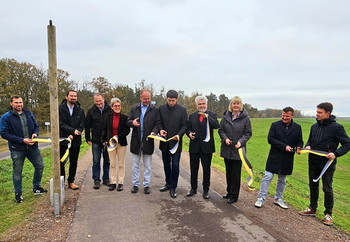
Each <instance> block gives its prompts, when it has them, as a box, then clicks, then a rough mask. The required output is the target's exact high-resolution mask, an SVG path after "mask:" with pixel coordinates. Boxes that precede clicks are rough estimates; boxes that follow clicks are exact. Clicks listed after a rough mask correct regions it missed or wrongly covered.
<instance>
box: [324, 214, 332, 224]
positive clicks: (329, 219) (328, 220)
mask: <svg viewBox="0 0 350 242" xmlns="http://www.w3.org/2000/svg"><path fill="white" fill-rule="evenodd" d="M323 224H325V225H328V226H332V225H333V221H332V216H331V215H330V214H329V213H326V216H324V220H323Z"/></svg>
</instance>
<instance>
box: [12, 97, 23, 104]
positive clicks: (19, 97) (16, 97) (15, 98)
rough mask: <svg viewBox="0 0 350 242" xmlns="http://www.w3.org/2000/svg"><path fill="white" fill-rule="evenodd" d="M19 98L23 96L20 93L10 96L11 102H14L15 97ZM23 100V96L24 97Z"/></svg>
mask: <svg viewBox="0 0 350 242" xmlns="http://www.w3.org/2000/svg"><path fill="white" fill-rule="evenodd" d="M17 98H22V97H21V96H20V95H13V96H11V98H10V102H11V103H12V102H13V99H17ZM22 100H23V98H22Z"/></svg>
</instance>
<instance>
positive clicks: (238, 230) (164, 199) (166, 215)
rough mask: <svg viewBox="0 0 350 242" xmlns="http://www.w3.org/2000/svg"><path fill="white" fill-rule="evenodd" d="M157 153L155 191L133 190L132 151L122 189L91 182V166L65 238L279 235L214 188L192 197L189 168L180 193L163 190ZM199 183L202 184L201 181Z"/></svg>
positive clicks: (201, 238) (235, 238)
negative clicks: (207, 195)
mask: <svg viewBox="0 0 350 242" xmlns="http://www.w3.org/2000/svg"><path fill="white" fill-rule="evenodd" d="M156 150H157V152H156V153H155V154H154V155H153V161H152V182H151V184H152V185H153V186H152V187H151V189H152V190H151V194H149V195H146V194H144V192H143V187H142V185H141V186H140V190H139V192H138V193H136V194H132V193H131V192H130V189H131V188H132V184H131V155H130V153H129V152H128V151H127V155H126V178H125V183H124V191H122V192H117V191H116V190H114V191H112V192H111V191H109V190H108V188H107V187H106V186H101V188H100V189H99V190H94V189H93V188H92V185H93V182H92V179H91V166H90V167H89V169H88V171H87V174H86V176H85V178H84V181H83V183H82V187H81V192H80V194H79V199H78V202H77V208H76V212H75V217H74V220H73V223H72V226H71V229H70V231H69V235H68V239H67V241H275V240H276V239H275V238H273V237H272V236H271V235H270V234H268V233H267V232H266V231H265V230H264V229H262V228H260V227H259V226H257V225H256V224H254V223H253V222H251V221H250V220H249V219H248V218H246V217H245V216H244V215H243V214H242V213H241V212H240V211H239V209H238V208H237V207H235V206H234V205H231V204H227V203H226V200H224V199H222V198H221V196H220V195H219V194H217V193H216V192H215V191H213V190H211V191H210V196H211V197H210V199H209V200H205V199H203V197H202V193H201V191H200V192H199V193H197V195H195V196H193V197H191V198H188V197H186V196H185V194H186V192H187V191H188V190H189V188H190V184H189V174H188V173H187V172H186V171H185V170H183V169H182V170H181V172H180V178H179V186H178V189H177V194H178V197H177V198H176V199H173V198H171V197H170V195H169V193H168V192H164V193H162V192H160V191H159V188H160V187H161V186H162V185H163V184H164V172H163V164H162V161H161V157H160V154H159V151H158V149H156ZM199 187H201V186H199Z"/></svg>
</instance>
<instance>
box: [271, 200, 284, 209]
mask: <svg viewBox="0 0 350 242" xmlns="http://www.w3.org/2000/svg"><path fill="white" fill-rule="evenodd" d="M273 203H274V204H276V205H278V206H280V207H281V208H283V209H287V208H288V207H287V205H286V204H284V202H283V200H282V199H281V198H279V199H277V200H275V201H274V202H273Z"/></svg>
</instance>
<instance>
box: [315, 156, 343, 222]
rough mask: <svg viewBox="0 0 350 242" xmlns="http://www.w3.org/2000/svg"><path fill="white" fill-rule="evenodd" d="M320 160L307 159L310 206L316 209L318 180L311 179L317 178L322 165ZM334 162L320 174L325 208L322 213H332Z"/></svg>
mask: <svg viewBox="0 0 350 242" xmlns="http://www.w3.org/2000/svg"><path fill="white" fill-rule="evenodd" d="M320 163H321V162H317V161H315V162H310V161H309V187H310V207H311V208H312V209H313V210H314V211H317V202H318V195H319V183H320V181H317V182H313V179H316V178H318V176H319V175H320V174H321V171H322V169H323V167H324V163H321V164H320ZM335 167H336V165H335V164H332V165H331V166H330V167H328V169H327V171H326V172H325V173H324V174H323V176H322V178H321V179H322V188H323V192H324V207H325V208H326V210H325V211H324V214H326V213H329V214H330V215H332V211H333V205H334V195H333V187H332V183H333V175H334V172H335Z"/></svg>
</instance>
